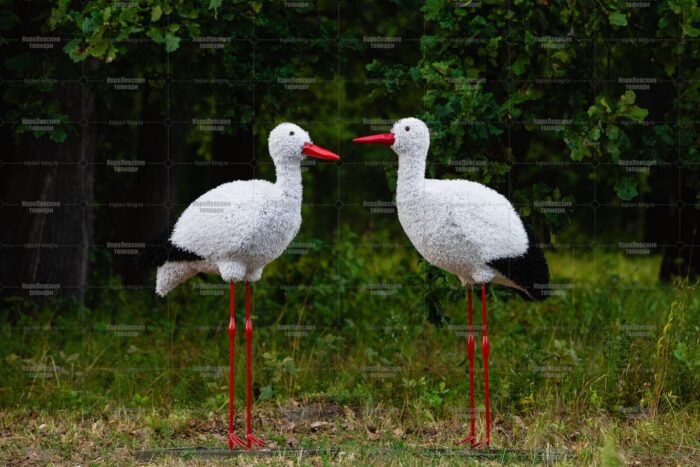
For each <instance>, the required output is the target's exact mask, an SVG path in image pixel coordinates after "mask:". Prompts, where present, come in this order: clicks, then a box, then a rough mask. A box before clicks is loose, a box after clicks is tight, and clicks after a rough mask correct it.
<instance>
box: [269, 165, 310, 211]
mask: <svg viewBox="0 0 700 467" xmlns="http://www.w3.org/2000/svg"><path fill="white" fill-rule="evenodd" d="M275 172H276V174H277V181H276V182H275V185H277V187H279V189H280V192H281V193H282V195H283V196H284V197H287V198H293V199H298V200H299V201H300V202H301V197H302V193H303V191H302V186H301V165H300V162H299V161H294V162H292V161H289V162H284V163H279V164H277V165H275Z"/></svg>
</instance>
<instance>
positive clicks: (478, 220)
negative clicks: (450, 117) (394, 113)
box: [353, 118, 549, 447]
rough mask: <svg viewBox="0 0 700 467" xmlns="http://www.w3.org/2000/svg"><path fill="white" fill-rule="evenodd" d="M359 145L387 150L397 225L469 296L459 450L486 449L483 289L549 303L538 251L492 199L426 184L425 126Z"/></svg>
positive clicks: (465, 184) (461, 183)
mask: <svg viewBox="0 0 700 467" xmlns="http://www.w3.org/2000/svg"><path fill="white" fill-rule="evenodd" d="M353 141H355V142H356V143H378V144H386V145H391V149H393V150H394V152H395V153H396V154H397V155H398V156H399V173H398V180H397V183H396V208H397V211H398V215H399V221H400V222H401V226H402V227H403V229H404V231H405V232H406V235H408V238H409V239H410V240H411V242H412V243H413V245H414V246H415V247H416V250H418V252H419V253H420V254H421V255H422V256H423V258H425V260H426V261H428V262H429V263H430V264H432V265H434V266H436V267H439V268H441V269H444V270H446V271H448V272H451V273H452V274H455V275H456V276H457V277H458V278H459V280H460V281H461V282H462V285H464V286H465V287H466V288H467V309H468V312H467V315H468V316H467V319H468V323H469V326H468V336H467V354H468V357H469V406H470V425H471V427H470V433H469V436H467V437H466V438H464V439H462V440H460V441H459V442H458V444H464V443H469V444H470V445H471V446H472V447H488V446H489V445H490V443H491V412H490V406H489V365H488V362H489V341H488V333H487V327H486V284H488V283H490V282H491V283H494V284H501V285H504V286H507V287H512V288H514V289H515V290H516V291H517V292H519V293H520V295H522V296H523V298H525V299H526V300H532V301H541V300H544V299H545V298H546V295H545V293H544V292H545V289H546V288H547V287H548V284H549V269H548V267H547V262H546V260H545V257H544V254H543V253H542V250H541V249H540V248H538V247H537V246H536V245H535V244H534V243H533V241H532V237H531V236H530V234H529V233H528V231H527V230H526V229H525V227H524V225H523V222H522V220H521V219H520V217H519V216H518V214H517V213H516V212H515V209H514V208H513V206H512V205H511V203H510V202H509V201H508V200H507V199H506V198H505V197H503V196H502V195H500V194H499V193H497V192H496V191H494V190H492V189H491V188H488V187H486V186H484V185H481V184H480V183H476V182H472V181H469V180H433V179H426V178H425V161H426V158H427V156H428V148H429V146H430V132H429V130H428V127H427V126H426V125H425V123H423V122H422V121H420V120H418V119H416V118H404V119H402V120H399V121H398V122H396V123H395V124H394V126H393V127H392V129H391V133H386V134H379V135H372V136H364V137H360V138H355V139H354V140H353ZM477 284H478V285H480V286H481V311H482V342H481V349H482V357H483V362H484V405H485V412H486V414H485V415H486V437H485V438H484V440H483V441H477V440H476V427H475V414H474V326H473V321H472V295H471V287H472V286H473V285H477Z"/></svg>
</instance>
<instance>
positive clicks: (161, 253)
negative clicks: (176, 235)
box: [139, 224, 204, 268]
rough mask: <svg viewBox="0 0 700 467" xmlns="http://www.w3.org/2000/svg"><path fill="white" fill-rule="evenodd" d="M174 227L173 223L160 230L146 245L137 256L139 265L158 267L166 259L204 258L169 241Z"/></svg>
mask: <svg viewBox="0 0 700 467" xmlns="http://www.w3.org/2000/svg"><path fill="white" fill-rule="evenodd" d="M174 228H175V224H173V225H172V226H170V227H169V228H168V229H166V230H164V231H163V232H161V234H160V235H158V236H157V237H156V238H154V239H153V240H152V241H151V242H149V243H148V244H147V245H146V248H145V249H144V251H143V252H142V253H141V255H140V256H139V267H141V268H149V267H158V266H162V265H163V264H165V263H166V262H168V261H201V260H203V259H204V258H202V257H201V256H199V255H197V254H195V253H192V252H191V251H187V250H183V249H182V248H180V247H178V246H177V245H174V244H173V243H172V242H171V241H170V235H171V233H172V231H173V229H174Z"/></svg>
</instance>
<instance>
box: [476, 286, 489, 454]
mask: <svg viewBox="0 0 700 467" xmlns="http://www.w3.org/2000/svg"><path fill="white" fill-rule="evenodd" d="M481 325H482V329H483V331H482V333H483V336H482V338H481V354H482V356H483V358H484V406H485V409H486V439H485V440H484V441H481V442H479V443H476V444H472V446H474V447H487V448H488V447H489V445H490V444H491V408H490V405H489V336H488V332H487V326H486V284H481Z"/></svg>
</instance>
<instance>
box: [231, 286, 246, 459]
mask: <svg viewBox="0 0 700 467" xmlns="http://www.w3.org/2000/svg"><path fill="white" fill-rule="evenodd" d="M229 290H230V306H229V309H230V312H231V318H230V319H229V322H228V340H229V355H228V357H229V360H228V370H229V371H228V448H229V449H233V446H234V444H235V445H238V446H240V447H245V442H244V441H243V440H242V439H241V438H239V437H238V436H236V435H235V434H234V432H233V420H234V417H233V400H234V397H233V388H234V385H235V384H234V381H235V380H234V376H233V373H234V368H235V364H236V359H235V357H236V313H235V302H236V284H235V283H233V282H231V284H230V288H229Z"/></svg>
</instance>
